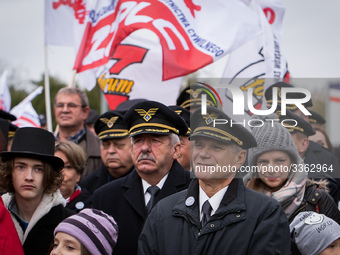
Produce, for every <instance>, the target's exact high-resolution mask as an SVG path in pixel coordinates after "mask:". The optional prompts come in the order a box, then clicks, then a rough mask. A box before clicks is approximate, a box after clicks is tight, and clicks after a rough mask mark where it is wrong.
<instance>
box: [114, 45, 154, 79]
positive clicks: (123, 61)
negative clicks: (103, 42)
mask: <svg viewBox="0 0 340 255" xmlns="http://www.w3.org/2000/svg"><path fill="white" fill-rule="evenodd" d="M147 52H148V49H145V48H142V47H138V46H135V45H124V44H120V45H118V46H117V48H116V50H115V51H114V52H113V54H112V59H115V60H117V62H116V63H115V64H114V65H113V66H112V67H111V69H110V73H111V74H116V75H117V74H119V73H120V72H121V71H122V70H123V69H124V68H125V67H127V66H129V65H131V64H134V63H142V62H143V59H144V57H145V55H146V53H147Z"/></svg>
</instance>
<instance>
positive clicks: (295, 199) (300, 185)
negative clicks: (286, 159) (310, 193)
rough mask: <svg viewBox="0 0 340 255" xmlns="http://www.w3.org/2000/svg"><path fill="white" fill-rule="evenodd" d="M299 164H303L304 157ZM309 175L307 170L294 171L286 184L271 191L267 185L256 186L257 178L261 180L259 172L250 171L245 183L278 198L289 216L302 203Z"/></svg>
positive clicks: (251, 187)
mask: <svg viewBox="0 0 340 255" xmlns="http://www.w3.org/2000/svg"><path fill="white" fill-rule="evenodd" d="M299 164H303V162H302V159H301V161H300V162H299ZM250 177H251V178H250ZM307 178H308V175H307V172H306V171H303V172H292V173H291V174H290V177H289V179H288V180H287V182H286V183H285V185H284V186H283V187H282V188H281V189H280V190H278V191H276V192H271V191H270V190H269V189H268V187H267V186H266V185H264V184H263V183H262V181H260V183H262V185H257V186H256V188H255V181H256V179H257V180H258V181H259V180H260V179H259V177H258V175H257V173H255V174H254V173H249V174H247V175H246V176H245V177H244V183H245V185H246V186H247V187H248V188H250V189H253V190H255V191H257V192H260V193H262V194H265V195H267V196H269V197H272V198H274V199H276V200H277V201H278V202H279V203H280V204H281V206H282V208H283V210H284V211H285V214H286V215H287V218H289V217H290V216H291V215H292V214H293V213H294V212H295V210H296V209H297V208H298V207H299V206H300V205H301V202H302V200H303V197H304V194H305V186H306V181H307Z"/></svg>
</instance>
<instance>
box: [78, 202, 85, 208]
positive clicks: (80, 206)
mask: <svg viewBox="0 0 340 255" xmlns="http://www.w3.org/2000/svg"><path fill="white" fill-rule="evenodd" d="M84 207H85V204H84V203H83V202H78V203H76V208H77V209H78V210H81V209H83V208H84Z"/></svg>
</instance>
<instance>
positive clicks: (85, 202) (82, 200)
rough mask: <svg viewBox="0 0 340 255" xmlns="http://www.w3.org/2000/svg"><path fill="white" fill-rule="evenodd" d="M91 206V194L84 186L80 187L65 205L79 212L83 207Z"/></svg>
mask: <svg viewBox="0 0 340 255" xmlns="http://www.w3.org/2000/svg"><path fill="white" fill-rule="evenodd" d="M91 207H92V195H91V194H90V193H89V192H88V191H87V190H86V189H84V188H81V193H80V194H79V195H78V196H77V197H76V198H75V199H73V200H72V201H71V202H70V203H68V204H67V205H66V208H67V209H69V210H71V211H74V212H75V213H78V212H80V211H81V210H83V209H85V208H91Z"/></svg>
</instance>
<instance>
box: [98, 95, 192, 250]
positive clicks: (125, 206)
mask: <svg viewBox="0 0 340 255" xmlns="http://www.w3.org/2000/svg"><path fill="white" fill-rule="evenodd" d="M124 121H125V122H126V124H127V126H128V130H129V135H130V137H131V140H132V149H131V152H132V159H133V164H134V167H135V169H134V170H133V171H132V172H131V173H130V174H129V175H127V176H126V177H124V178H120V179H118V180H115V181H113V182H111V183H109V184H106V185H104V186H103V187H101V188H99V189H98V190H96V191H95V192H94V194H93V205H92V206H93V208H96V209H100V210H103V211H104V212H106V213H108V214H110V215H112V216H113V217H114V219H115V220H116V222H117V224H118V226H119V237H118V239H119V241H118V242H117V245H116V246H115V248H114V251H113V253H114V254H124V255H126V254H137V242H138V237H139V235H140V232H141V231H142V228H143V225H144V222H145V219H146V218H147V216H148V214H149V212H150V211H151V209H152V208H153V206H154V205H155V204H156V203H157V202H158V201H159V200H161V199H162V198H164V197H167V196H169V195H171V194H174V193H176V192H179V191H182V190H184V189H186V188H187V187H188V185H189V182H190V174H189V172H188V171H186V170H185V169H184V168H183V167H182V166H181V165H180V164H179V163H178V162H177V160H176V158H177V157H178V156H179V154H180V143H179V138H178V135H181V134H184V133H186V132H187V130H188V127H187V125H186V123H185V122H184V120H183V119H182V118H181V117H180V116H179V115H178V114H177V113H175V112H174V111H172V110H171V109H169V108H168V107H167V106H165V105H163V104H161V103H159V102H154V101H145V102H141V103H137V104H135V105H133V107H132V108H131V109H130V110H129V111H128V112H127V113H126V114H125V115H124Z"/></svg>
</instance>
